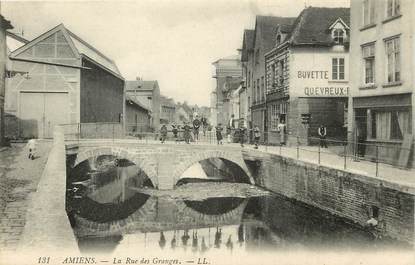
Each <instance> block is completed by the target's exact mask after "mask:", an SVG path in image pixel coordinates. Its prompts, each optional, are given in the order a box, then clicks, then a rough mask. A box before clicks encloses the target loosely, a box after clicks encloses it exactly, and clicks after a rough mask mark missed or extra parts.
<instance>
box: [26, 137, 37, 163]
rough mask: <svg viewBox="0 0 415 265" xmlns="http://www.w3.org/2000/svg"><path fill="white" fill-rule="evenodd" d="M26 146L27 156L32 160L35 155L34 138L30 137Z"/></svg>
mask: <svg viewBox="0 0 415 265" xmlns="http://www.w3.org/2000/svg"><path fill="white" fill-rule="evenodd" d="M27 148H28V149H29V156H28V158H29V159H31V160H34V159H35V155H36V139H30V140H29V141H28V142H27Z"/></svg>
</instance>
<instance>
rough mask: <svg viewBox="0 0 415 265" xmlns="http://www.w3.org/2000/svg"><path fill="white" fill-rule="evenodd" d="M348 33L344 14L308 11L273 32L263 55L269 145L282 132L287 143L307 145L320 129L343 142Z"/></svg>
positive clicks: (330, 10)
mask: <svg viewBox="0 0 415 265" xmlns="http://www.w3.org/2000/svg"><path fill="white" fill-rule="evenodd" d="M349 28H350V26H349V9H347V8H313V7H309V8H306V9H304V10H303V11H302V12H301V14H300V15H299V16H298V18H297V19H296V20H295V21H294V22H293V23H292V24H282V23H281V24H279V25H278V26H276V27H275V29H274V34H275V42H274V48H273V49H272V50H271V51H270V52H268V53H267V54H265V61H266V71H267V74H266V87H267V88H266V90H267V91H266V94H267V96H266V98H267V100H266V108H267V114H268V115H267V135H268V137H269V139H267V141H268V142H269V143H274V144H279V143H280V139H281V137H280V134H281V133H286V134H288V143H296V142H297V140H298V141H300V142H301V143H305V144H309V143H310V142H312V141H313V139H316V138H317V137H318V133H317V129H318V127H319V126H320V125H324V126H325V127H326V128H327V136H328V137H330V138H340V139H345V135H346V127H345V126H346V123H345V121H347V118H346V117H347V114H346V113H347V97H348V94H349V84H348V80H349V73H348V71H346V70H347V69H348V65H349V56H348V46H349V44H348V43H349V42H348V40H349ZM280 123H284V124H285V125H286V131H285V132H279V131H278V124H280ZM297 137H298V138H297Z"/></svg>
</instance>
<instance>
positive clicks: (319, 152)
mask: <svg viewBox="0 0 415 265" xmlns="http://www.w3.org/2000/svg"><path fill="white" fill-rule="evenodd" d="M320 163H321V146H320V143H319V144H318V164H319V165H320Z"/></svg>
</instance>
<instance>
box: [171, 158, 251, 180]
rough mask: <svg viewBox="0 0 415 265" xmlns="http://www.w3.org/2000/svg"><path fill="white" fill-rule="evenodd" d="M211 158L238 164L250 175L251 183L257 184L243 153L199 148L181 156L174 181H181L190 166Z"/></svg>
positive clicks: (174, 174)
mask: <svg viewBox="0 0 415 265" xmlns="http://www.w3.org/2000/svg"><path fill="white" fill-rule="evenodd" d="M210 158H221V159H224V160H228V161H230V162H232V163H234V164H236V165H238V166H239V167H240V168H241V169H242V170H243V172H244V173H245V174H246V175H247V176H248V178H249V182H250V183H251V184H255V181H254V178H253V177H252V175H251V173H250V171H249V170H248V167H247V165H246V164H245V161H244V160H243V158H242V153H240V152H238V153H237V152H229V151H224V150H199V152H191V153H190V154H189V155H187V156H184V157H181V158H180V161H179V163H177V165H176V166H175V170H174V173H173V180H174V183H177V181H179V179H180V177H181V176H182V174H183V173H184V172H185V171H186V170H187V169H188V168H189V167H191V166H192V165H194V164H196V163H198V162H200V161H203V160H206V159H210Z"/></svg>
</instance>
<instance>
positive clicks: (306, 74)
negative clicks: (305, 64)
mask: <svg viewBox="0 0 415 265" xmlns="http://www.w3.org/2000/svg"><path fill="white" fill-rule="evenodd" d="M297 77H298V78H300V79H329V71H298V72H297Z"/></svg>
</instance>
